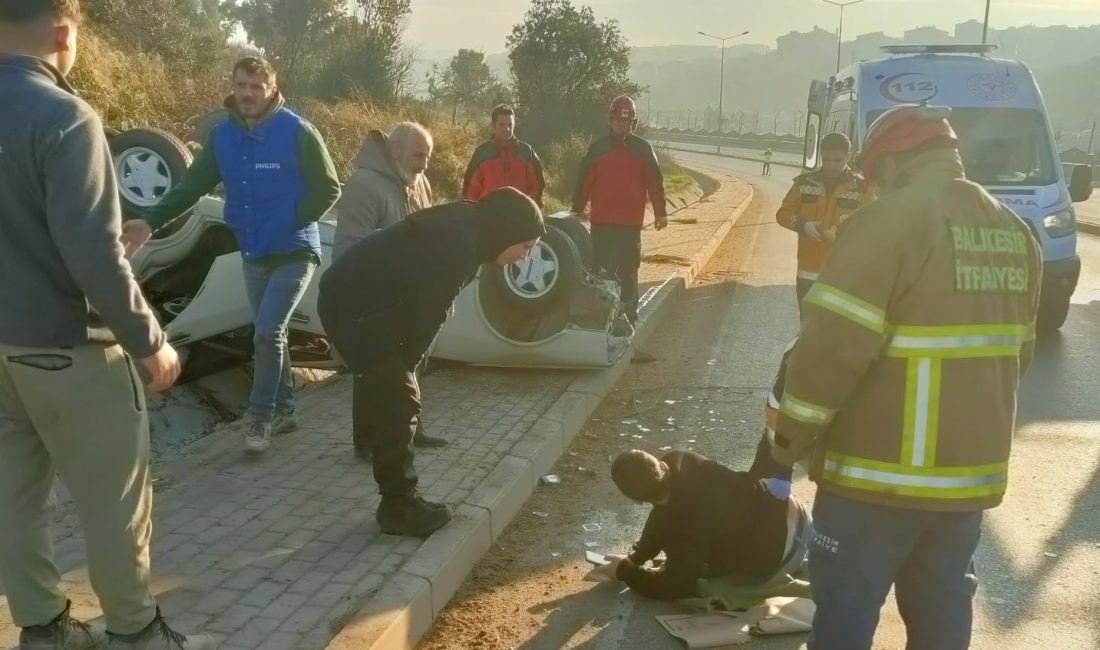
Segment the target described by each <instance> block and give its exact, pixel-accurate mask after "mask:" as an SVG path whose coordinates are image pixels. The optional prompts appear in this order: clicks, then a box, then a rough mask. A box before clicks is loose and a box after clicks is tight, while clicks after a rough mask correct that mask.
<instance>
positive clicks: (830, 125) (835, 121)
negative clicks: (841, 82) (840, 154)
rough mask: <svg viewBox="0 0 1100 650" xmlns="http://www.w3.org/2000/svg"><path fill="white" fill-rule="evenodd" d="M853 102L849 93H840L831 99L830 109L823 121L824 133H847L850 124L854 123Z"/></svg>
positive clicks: (850, 128) (849, 129)
mask: <svg viewBox="0 0 1100 650" xmlns="http://www.w3.org/2000/svg"><path fill="white" fill-rule="evenodd" d="M854 106H855V103H854V101H853V96H852V94H851V93H848V94H845V95H842V96H840V97H837V98H836V99H835V100H833V105H832V107H831V108H832V110H830V111H829V117H828V119H827V120H826V121H825V133H826V134H828V133H843V134H845V135H849V134H850V132H851V130H852V125H853V124H854V123H855V113H854V112H853V110H852V109H853V108H854Z"/></svg>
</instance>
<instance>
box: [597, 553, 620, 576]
mask: <svg viewBox="0 0 1100 650" xmlns="http://www.w3.org/2000/svg"><path fill="white" fill-rule="evenodd" d="M604 559H606V560H607V564H605V565H603V566H602V567H599V568H597V569H596V571H595V573H598V574H600V575H603V576H606V577H607V578H609V579H611V580H618V579H619V578H618V576H617V575H616V573H617V572H618V570H619V564H620V563H621V562H622V561H623V560H625V559H626V556H625V555H605V556H604Z"/></svg>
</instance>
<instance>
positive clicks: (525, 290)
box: [479, 224, 584, 314]
mask: <svg viewBox="0 0 1100 650" xmlns="http://www.w3.org/2000/svg"><path fill="white" fill-rule="evenodd" d="M583 272H584V266H583V262H582V258H581V253H580V251H578V250H577V246H576V244H574V243H573V240H572V238H570V237H569V236H568V235H567V234H565V231H564V230H562V229H560V228H558V227H556V226H555V225H553V224H551V225H550V226H549V227H548V228H547V229H546V236H545V237H543V238H542V239H540V240H539V243H538V245H536V246H535V248H534V249H532V250H531V253H530V255H528V256H527V258H526V259H524V260H522V261H520V262H517V263H515V264H509V265H507V266H504V267H501V266H497V265H495V264H489V265H486V266H485V267H484V268H483V269H482V271H481V280H480V285H479V287H480V289H481V293H482V294H483V299H490V300H497V301H500V302H502V303H504V305H505V306H507V307H508V308H511V309H516V310H519V311H521V312H523V313H526V314H532V313H537V314H542V313H546V312H547V311H550V310H552V309H553V308H554V307H556V306H557V305H559V304H562V303H563V302H564V301H566V300H568V298H569V296H570V295H572V293H573V290H574V289H575V288H576V287H577V284H578V283H579V282H580V281H581V274H582V273H583Z"/></svg>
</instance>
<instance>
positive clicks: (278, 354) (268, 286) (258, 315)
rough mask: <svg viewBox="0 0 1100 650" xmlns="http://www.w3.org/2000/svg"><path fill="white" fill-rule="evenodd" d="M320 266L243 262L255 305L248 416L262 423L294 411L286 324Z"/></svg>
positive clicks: (292, 381) (249, 297)
mask: <svg viewBox="0 0 1100 650" xmlns="http://www.w3.org/2000/svg"><path fill="white" fill-rule="evenodd" d="M316 267H317V265H316V264H315V263H314V262H312V261H308V262H291V263H289V264H282V265H279V266H273V267H270V268H269V267H267V266H264V265H261V264H253V263H251V262H247V261H246V262H245V263H244V284H245V290H246V291H247V292H248V302H249V303H250V304H251V305H252V322H253V324H254V325H255V326H256V334H255V336H254V337H253V340H252V342H253V347H254V350H255V352H254V354H255V357H254V359H255V362H254V366H255V367H254V370H253V377H252V394H251V395H250V396H249V398H248V413H249V415H251V416H252V417H254V418H256V419H259V420H270V419H271V418H273V417H274V416H275V414H276V413H290V412H292V411H293V410H294V379H293V375H292V374H291V365H290V352H289V350H288V348H287V324H288V323H289V322H290V314H291V313H292V312H293V311H294V308H295V307H297V306H298V301H299V300H301V299H302V294H304V293H305V291H306V287H308V286H309V280H310V278H311V277H313V271H314V269H315V268H316Z"/></svg>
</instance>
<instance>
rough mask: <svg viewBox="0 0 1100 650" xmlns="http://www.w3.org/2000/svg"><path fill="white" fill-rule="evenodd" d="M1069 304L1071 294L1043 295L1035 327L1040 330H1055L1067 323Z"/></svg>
mask: <svg viewBox="0 0 1100 650" xmlns="http://www.w3.org/2000/svg"><path fill="white" fill-rule="evenodd" d="M1069 304H1070V297H1069V296H1062V295H1055V296H1050V297H1049V298H1048V297H1047V295H1046V294H1043V295H1041V296H1040V297H1039V315H1038V317H1037V318H1036V323H1035V329H1037V330H1039V331H1040V332H1053V331H1054V330H1057V329H1059V328H1060V327H1062V325H1065V324H1066V317H1067V316H1069Z"/></svg>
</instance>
